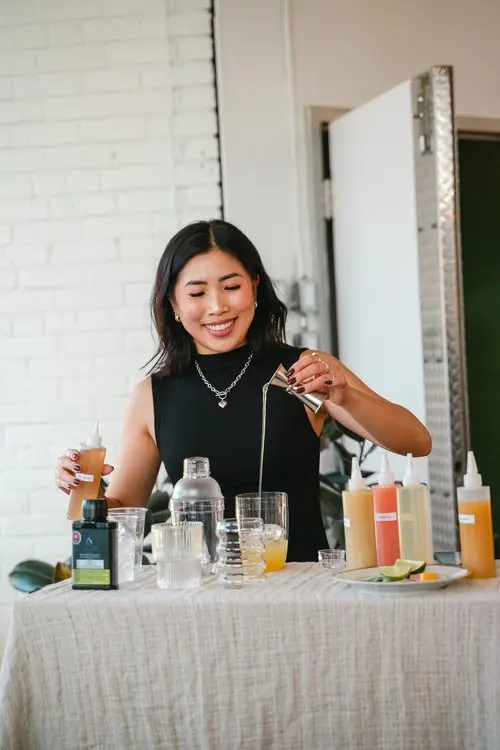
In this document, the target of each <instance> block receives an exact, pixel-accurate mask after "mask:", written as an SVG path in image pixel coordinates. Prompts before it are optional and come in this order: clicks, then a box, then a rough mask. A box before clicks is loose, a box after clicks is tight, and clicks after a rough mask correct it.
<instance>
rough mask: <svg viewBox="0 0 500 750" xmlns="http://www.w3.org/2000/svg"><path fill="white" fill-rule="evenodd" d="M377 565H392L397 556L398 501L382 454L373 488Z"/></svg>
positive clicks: (389, 470) (388, 467) (392, 475)
mask: <svg viewBox="0 0 500 750" xmlns="http://www.w3.org/2000/svg"><path fill="white" fill-rule="evenodd" d="M373 502H374V509H375V538H376V541H377V565H379V566H380V565H394V563H395V562H396V560H397V559H398V558H399V557H400V554H399V527H398V499H397V487H396V485H395V484H394V473H393V471H392V469H391V467H390V464H389V459H388V458H387V453H382V464H381V467H380V474H379V479H378V485H376V486H375V487H374V488H373Z"/></svg>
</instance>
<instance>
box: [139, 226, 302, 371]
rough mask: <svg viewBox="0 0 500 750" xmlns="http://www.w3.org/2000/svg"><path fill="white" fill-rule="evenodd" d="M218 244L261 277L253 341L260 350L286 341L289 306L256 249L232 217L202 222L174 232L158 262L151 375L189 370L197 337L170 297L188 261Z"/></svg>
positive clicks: (254, 276)
mask: <svg viewBox="0 0 500 750" xmlns="http://www.w3.org/2000/svg"><path fill="white" fill-rule="evenodd" d="M216 248H218V249H219V250H223V251H224V252H226V253H229V254H230V255H233V256H234V257H235V258H237V259H238V260H239V262H240V263H241V265H242V266H243V267H244V268H245V270H246V271H247V273H248V274H249V276H250V278H252V279H257V278H258V279H259V284H258V286H257V308H256V310H255V315H254V318H253V321H252V323H251V325H250V328H249V330H248V335H247V341H248V344H249V345H250V346H251V347H252V349H253V350H254V351H256V352H257V351H259V349H261V348H262V347H266V346H267V347H269V346H277V345H279V344H282V343H284V340H285V322H286V315H287V309H286V306H285V305H284V304H283V302H281V300H280V299H279V298H278V296H277V294H276V291H275V289H274V286H273V283H272V281H271V279H270V277H269V274H268V273H267V271H266V270H265V268H264V266H263V264H262V260H261V257H260V255H259V253H258V251H257V248H256V247H255V246H254V245H253V243H252V242H250V240H249V239H248V237H247V236H246V235H245V234H243V232H242V231H240V230H239V229H238V228H237V227H235V226H234V225H233V224H230V223H229V222H227V221H222V220H221V219H212V220H211V221H197V222H194V223H193V224H188V225H187V226H185V227H184V228H183V229H181V230H180V231H179V232H177V234H175V235H174V236H173V237H172V239H171V240H170V242H169V243H168V245H167V247H166V249H165V252H164V253H163V255H162V257H161V259H160V262H159V264H158V270H157V272H156V279H155V284H154V288H153V293H152V296H151V314H152V319H153V324H154V327H155V329H156V332H157V334H158V346H157V349H156V352H155V354H154V355H153V357H152V358H151V359H150V360H149V362H148V363H147V365H151V367H150V370H149V374H151V373H155V374H157V375H160V376H163V375H181V374H183V373H185V372H186V371H187V370H188V369H189V367H190V365H191V362H192V360H193V356H194V353H195V349H194V345H193V341H192V339H191V336H189V334H188V333H187V332H186V331H185V329H184V327H183V326H182V325H181V324H180V323H178V322H177V321H176V320H175V318H174V310H173V307H172V304H171V299H172V296H173V293H174V287H175V284H176V281H177V278H178V276H179V273H180V272H181V271H182V269H183V268H184V266H185V265H186V263H188V262H189V261H190V260H191V258H194V257H195V256H196V255H200V253H207V252H209V251H210V250H213V249H216ZM147 365H146V366H147Z"/></svg>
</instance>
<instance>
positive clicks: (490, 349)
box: [311, 108, 500, 536]
mask: <svg viewBox="0 0 500 750" xmlns="http://www.w3.org/2000/svg"><path fill="white" fill-rule="evenodd" d="M345 111H346V110H344V111H341V110H334V109H329V108H317V109H316V108H315V109H314V110H313V112H312V113H311V124H312V125H313V127H314V131H315V134H316V135H315V138H316V139H317V141H318V142H319V143H321V149H320V152H321V162H320V165H317V171H316V174H317V175H318V174H321V175H322V178H323V180H327V181H328V180H330V179H331V175H330V162H329V151H330V147H329V133H328V130H329V128H328V126H329V123H330V122H331V121H332V120H334V119H336V118H337V117H339V116H340V115H342V114H344V112H345ZM457 124H458V129H459V130H458V152H457V157H458V173H459V179H460V197H459V207H460V230H461V247H462V277H463V297H464V299H463V305H464V319H465V350H466V366H467V395H468V407H469V408H468V415H469V431H470V435H469V437H470V447H471V448H472V449H473V450H474V453H475V456H476V460H477V464H478V467H479V471H480V472H481V474H482V476H483V481H484V483H485V484H488V485H489V486H490V487H491V496H492V499H493V502H492V510H493V525H494V532H495V535H497V536H500V503H496V502H495V498H496V497H498V496H500V471H498V468H497V466H498V464H499V460H498V457H497V445H496V418H497V414H500V387H499V386H500V348H498V351H497V347H496V342H497V337H498V333H499V332H500V291H499V290H500V253H499V252H498V251H497V248H498V246H499V245H500V122H496V121H488V120H477V121H475V120H468V119H461V118H457ZM318 167H320V168H318ZM333 189H334V186H333ZM329 190H331V188H329V189H328V191H329ZM328 191H327V192H328ZM332 221H334V217H332V216H331V215H329V214H328V212H326V213H325V216H324V220H323V226H322V231H321V233H320V235H319V237H320V240H321V243H320V245H322V246H320V247H319V250H318V251H319V252H324V253H326V255H327V258H330V259H331V257H332V255H333V254H334V246H333V240H332ZM330 269H331V275H330V274H329V279H328V287H329V290H330V294H331V295H335V278H334V265H333V264H331V263H329V264H328V270H329V271H330ZM330 306H331V308H332V309H335V300H331V301H330ZM335 323H336V318H335V316H333V315H332V317H331V334H332V337H331V342H330V346H331V350H332V351H333V352H334V353H337V352H336V350H337V346H338V339H337V332H336V328H335Z"/></svg>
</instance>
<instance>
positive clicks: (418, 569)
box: [396, 560, 425, 575]
mask: <svg viewBox="0 0 500 750" xmlns="http://www.w3.org/2000/svg"><path fill="white" fill-rule="evenodd" d="M403 564H404V565H411V568H410V575H413V574H414V573H423V572H424V570H425V560H396V565H403Z"/></svg>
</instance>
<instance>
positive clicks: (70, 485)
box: [66, 482, 73, 490]
mask: <svg viewBox="0 0 500 750" xmlns="http://www.w3.org/2000/svg"><path fill="white" fill-rule="evenodd" d="M66 484H67V487H68V490H70V489H71V488H72V487H73V485H72V484H71V482H67V483H66Z"/></svg>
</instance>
